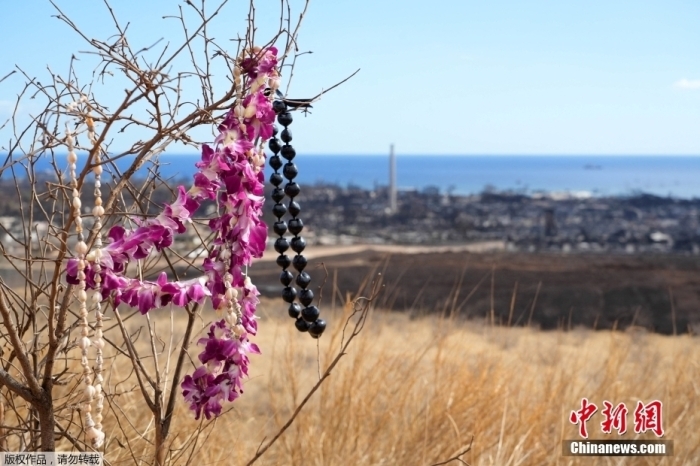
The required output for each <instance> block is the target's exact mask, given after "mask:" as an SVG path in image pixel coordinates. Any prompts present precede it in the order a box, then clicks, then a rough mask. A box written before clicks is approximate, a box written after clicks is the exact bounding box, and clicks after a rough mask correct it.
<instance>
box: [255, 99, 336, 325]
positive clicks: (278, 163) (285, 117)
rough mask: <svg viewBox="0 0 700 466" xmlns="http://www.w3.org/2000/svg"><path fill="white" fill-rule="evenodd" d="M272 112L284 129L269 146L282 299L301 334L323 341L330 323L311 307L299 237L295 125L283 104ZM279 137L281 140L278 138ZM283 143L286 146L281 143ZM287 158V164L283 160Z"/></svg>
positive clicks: (275, 105)
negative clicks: (293, 139) (292, 255)
mask: <svg viewBox="0 0 700 466" xmlns="http://www.w3.org/2000/svg"><path fill="white" fill-rule="evenodd" d="M272 108H273V109H274V110H275V113H277V121H278V122H279V124H280V125H282V126H283V127H284V129H283V130H282V131H281V133H280V132H279V129H278V128H277V126H275V128H274V130H273V136H272V139H270V141H269V143H268V147H269V148H270V150H271V151H272V153H273V155H272V156H271V157H270V167H272V169H273V170H275V172H274V173H273V174H272V175H271V176H270V183H272V185H273V186H274V189H273V191H272V200H273V201H275V205H274V206H273V207H272V213H273V214H274V215H275V217H277V221H276V222H275V223H274V225H273V226H272V229H273V230H274V232H275V233H276V234H277V235H278V236H279V238H277V239H276V240H275V246H274V247H275V251H277V252H278V253H279V256H278V257H277V265H279V266H280V267H281V268H282V273H281V274H280V282H281V283H282V285H283V286H284V289H282V299H283V300H284V301H285V302H286V303H289V308H288V311H287V312H288V313H289V316H290V317H291V318H293V319H295V323H294V325H295V326H296V328H297V330H299V331H300V332H308V333H309V335H311V336H312V337H313V338H319V337H320V336H321V335H322V334H323V331H324V330H325V329H326V322H325V321H324V320H323V319H321V318H319V315H320V311H319V309H318V307H316V306H314V305H312V304H311V303H312V302H313V300H314V293H313V291H311V290H310V289H309V284H310V283H311V276H310V275H309V273H308V272H306V271H304V268H305V267H306V264H307V260H306V257H304V256H303V255H302V252H303V251H304V249H305V248H306V240H305V239H304V238H303V237H302V236H299V233H301V231H302V230H303V229H304V222H302V220H301V219H300V218H299V214H300V213H301V206H300V205H299V203H298V202H296V201H295V200H294V198H295V197H296V196H298V195H299V193H300V192H301V188H300V187H299V184H298V183H297V182H296V181H294V178H296V176H297V175H298V174H299V170H298V168H297V166H296V165H295V164H294V162H293V160H294V157H295V156H296V151H295V150H294V147H292V145H291V144H289V143H290V142H291V141H292V132H291V130H290V129H289V125H291V124H292V121H293V118H292V114H291V113H290V112H289V109H288V107H287V104H286V103H285V102H284V101H283V100H275V101H274V102H273V105H272ZM278 133H279V139H278V138H277V135H278ZM280 139H281V140H282V142H283V143H284V145H282V144H281V143H280ZM280 154H281V156H280ZM283 158H284V160H286V162H284V161H283V160H282V159H283ZM280 168H281V169H282V173H281V174H280V173H279V169H280ZM283 175H284V178H283ZM285 178H286V179H287V183H286V184H285V185H284V188H282V187H281V185H282V183H283V182H284V179H285ZM285 197H289V204H288V205H286V206H285V205H284V203H283V201H284V198H285ZM287 213H289V214H290V215H291V217H292V218H291V219H290V220H289V223H287V222H285V221H284V220H283V219H282V218H283V217H284V216H285V215H286V214H287ZM287 231H289V232H290V233H291V234H292V235H294V236H293V237H292V238H291V240H287V238H286V237H285V234H286V233H287ZM290 247H291V249H292V251H294V252H295V253H296V255H295V256H294V258H293V259H290V258H289V256H288V255H287V254H285V253H286V252H287V250H288V249H289V248H290ZM290 265H291V266H293V267H294V269H295V270H296V271H297V276H296V280H295V279H294V274H293V273H292V271H290V270H289V267H290ZM293 283H295V284H296V285H297V286H298V287H299V288H300V289H299V290H298V291H297V289H296V288H295V287H294V286H293ZM297 300H298V301H299V302H297ZM300 303H301V304H300ZM302 306H303V307H302Z"/></svg>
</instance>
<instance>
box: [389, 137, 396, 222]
mask: <svg viewBox="0 0 700 466" xmlns="http://www.w3.org/2000/svg"><path fill="white" fill-rule="evenodd" d="M389 209H390V210H391V213H392V214H395V213H396V211H397V206H396V154H394V145H393V144H392V145H391V148H390V150H389Z"/></svg>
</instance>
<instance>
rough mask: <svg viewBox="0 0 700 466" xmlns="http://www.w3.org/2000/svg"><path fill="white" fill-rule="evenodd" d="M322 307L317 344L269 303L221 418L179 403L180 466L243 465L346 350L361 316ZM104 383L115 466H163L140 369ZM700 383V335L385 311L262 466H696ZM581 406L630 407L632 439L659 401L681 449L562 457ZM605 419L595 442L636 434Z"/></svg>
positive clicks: (163, 322) (123, 370)
mask: <svg viewBox="0 0 700 466" xmlns="http://www.w3.org/2000/svg"><path fill="white" fill-rule="evenodd" d="M323 312H324V314H325V317H327V319H328V320H329V321H330V324H331V327H330V330H331V331H329V332H328V333H327V334H326V335H324V337H323V338H322V339H321V340H320V344H319V345H318V346H317V344H316V341H315V340H312V339H311V338H309V337H308V336H307V335H300V334H299V333H298V332H297V331H296V330H295V329H294V326H293V322H292V321H291V320H288V319H287V318H282V317H281V315H282V314H286V310H285V308H284V306H283V304H282V303H281V302H280V301H277V300H275V301H264V302H263V303H262V304H261V307H260V315H261V321H260V333H259V336H258V337H257V338H256V340H255V341H256V342H257V344H258V345H259V346H260V347H261V349H262V351H263V354H262V355H259V356H255V355H254V356H252V361H251V377H250V379H249V380H248V381H247V383H246V392H245V393H244V395H243V396H242V397H241V398H240V399H238V400H237V401H235V402H234V403H233V404H232V405H230V408H229V409H230V412H228V413H226V414H225V415H223V416H222V417H221V418H219V419H218V420H216V421H202V422H200V421H194V420H193V418H192V416H191V415H190V414H189V413H187V412H186V411H187V407H186V405H185V403H184V402H183V401H182V400H180V401H178V404H179V405H178V409H177V411H176V420H175V422H174V425H173V434H174V438H173V443H172V445H171V449H172V453H171V456H170V460H171V463H172V464H197V465H209V464H226V465H238V464H246V463H247V461H248V460H249V459H250V458H251V457H253V456H254V454H255V451H256V449H257V448H258V447H259V445H260V444H261V443H262V442H263V441H264V440H265V439H269V438H271V436H273V435H274V434H275V433H276V432H277V431H278V430H279V428H280V426H281V425H283V424H284V423H285V422H286V421H287V419H288V418H289V417H290V415H291V414H292V412H293V410H294V409H295V407H296V406H297V405H298V404H299V402H300V401H301V400H302V398H303V397H304V396H305V394H306V393H307V392H308V390H309V389H310V388H311V387H312V386H313V385H314V383H315V382H316V381H317V380H318V378H319V373H320V372H321V371H323V369H324V368H325V367H326V366H327V364H328V362H329V361H330V360H331V359H332V357H333V356H334V355H335V354H336V353H337V350H338V347H339V345H340V339H341V330H342V325H341V324H342V322H343V321H344V318H345V315H347V313H348V312H349V306H345V307H343V306H342V304H341V303H339V304H338V305H337V308H336V309H335V310H334V311H332V310H331V306H330V305H328V306H326V307H325V309H324V311H323ZM168 315H169V313H168V312H167V311H163V312H161V314H160V316H156V314H153V316H154V317H153V319H154V320H153V322H154V324H155V328H156V331H157V332H164V331H167V330H168V329H169V328H170V325H171V324H170V319H169V317H168ZM204 315H205V316H208V315H210V314H208V313H205V314H204ZM278 316H279V317H278ZM179 320H180V318H179V317H176V318H175V319H174V328H175V333H176V335H177V332H178V321H179ZM130 322H132V324H131V325H133V326H134V327H137V326H139V325H140V324H138V323H137V320H136V319H132V320H131V321H130ZM144 344H145V343H144ZM144 354H147V352H146V351H144ZM193 357H194V354H193ZM147 359H148V358H146V357H145V358H144V361H143V362H144V363H145V364H148V363H149V362H148V361H147ZM161 363H162V360H161ZM107 373H108V376H107V391H108V392H111V393H117V392H119V393H121V395H119V405H120V408H119V409H118V410H117V409H114V408H113V409H112V410H111V411H110V413H109V414H108V415H107V416H106V432H107V447H106V458H107V459H108V460H109V462H110V463H111V464H113V465H117V464H151V462H152V445H151V443H150V442H151V441H152V438H153V435H154V432H153V425H152V424H151V423H150V419H149V417H148V416H147V414H146V413H147V410H145V409H144V407H143V405H142V403H140V395H139V394H138V391H137V390H136V389H135V387H136V383H135V381H134V380H133V377H132V376H131V375H130V368H129V367H127V366H123V367H117V366H113V367H110V368H109V369H108V371H107ZM699 381H700V340H699V339H697V338H695V337H692V336H689V335H683V336H676V337H670V336H661V335H656V334H649V333H646V332H644V331H641V330H636V331H635V330H632V331H627V332H611V331H597V332H596V331H592V330H585V329H574V330H572V331H568V332H564V331H550V332H542V331H538V330H534V329H529V328H504V327H497V326H491V325H490V324H485V323H481V322H477V321H467V322H464V321H460V320H457V319H452V320H451V319H449V318H439V317H425V318H418V319H413V320H411V319H410V318H408V317H407V316H406V314H401V313H391V312H382V311H379V310H373V311H372V312H371V314H370V315H369V318H368V320H367V322H366V326H365V327H364V329H363V330H362V332H361V333H360V335H359V336H358V337H357V338H356V339H355V340H354V341H353V342H352V344H351V346H350V347H349V350H348V352H347V355H346V356H344V357H343V358H342V359H341V361H340V363H339V364H338V365H337V366H336V368H335V369H334V370H333V371H332V373H331V375H330V377H329V378H328V379H326V381H325V382H324V383H323V384H322V385H321V389H319V390H318V391H317V392H316V393H315V395H314V396H313V398H312V399H311V401H310V402H309V404H308V405H307V406H305V407H304V409H303V410H302V411H301V412H300V414H299V415H298V416H297V418H296V420H295V422H294V424H292V426H291V428H290V429H289V430H288V431H287V432H286V433H285V434H284V435H283V436H282V437H281V438H280V439H279V441H278V442H277V443H275V445H273V446H272V447H271V448H270V450H268V451H267V452H266V454H265V455H264V456H263V457H261V458H260V459H259V460H258V462H257V463H256V464H265V465H282V464H284V465H287V464H289V465H394V464H396V465H433V464H442V463H443V462H444V461H446V460H448V459H450V458H451V457H453V456H454V455H456V454H457V453H459V452H460V451H462V450H464V449H465V448H466V447H468V446H469V444H470V443H471V444H472V448H471V450H470V451H469V452H468V453H466V454H465V455H463V456H462V457H461V459H462V460H463V461H465V462H467V463H468V464H470V465H593V464H601V465H637V464H639V465H652V464H654V465H655V464H664V465H671V464H674V465H692V464H700V431H698V429H697V426H698V425H700V410H698V403H697V400H698V396H699V395H700V382H699ZM583 397H587V398H588V399H589V400H590V401H592V402H594V403H596V404H597V405H598V406H600V407H602V403H603V401H604V400H610V401H613V402H614V403H619V402H625V403H626V404H627V406H628V408H629V409H630V414H629V415H628V423H629V425H630V428H629V430H630V431H632V430H633V429H632V428H631V426H632V423H633V415H632V411H633V409H634V405H635V404H636V402H637V401H638V400H642V401H644V402H648V401H651V400H653V399H658V400H661V401H662V402H663V403H664V411H663V415H664V421H663V422H664V428H665V431H666V435H665V436H664V438H666V439H670V440H673V441H674V446H675V455H674V456H673V457H668V458H612V457H607V458H572V457H563V456H562V454H561V449H562V447H561V441H562V440H564V439H577V438H578V431H577V427H576V426H574V425H572V424H570V423H569V421H568V417H569V413H570V412H571V410H574V409H578V408H579V407H580V402H581V398H583ZM601 409H602V408H601ZM601 419H602V417H601V416H600V412H598V413H596V415H594V417H593V418H592V419H591V421H589V422H588V428H589V432H591V438H623V439H634V438H638V437H637V436H636V434H634V433H633V432H628V433H627V434H625V435H624V436H622V437H619V436H616V435H615V434H612V435H609V436H607V437H605V434H602V433H601V431H600V422H601ZM117 422H118V423H120V425H121V426H122V428H123V429H124V430H123V431H122V430H120V429H118V428H117ZM198 428H202V431H201V432H199V430H198ZM198 432H199V433H198ZM194 435H197V438H196V439H193V438H192V437H193V436H194ZM642 438H650V439H652V438H655V437H654V436H653V434H645V435H644V436H643V437H642ZM193 440H196V441H193ZM182 445H187V448H186V449H180V447H181V446H182ZM449 464H463V463H460V462H459V461H457V460H455V461H452V462H450V463H449Z"/></svg>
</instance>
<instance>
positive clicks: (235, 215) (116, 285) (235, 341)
mask: <svg viewBox="0 0 700 466" xmlns="http://www.w3.org/2000/svg"><path fill="white" fill-rule="evenodd" d="M276 66H277V49H276V48H275V47H269V48H266V49H260V48H257V47H256V48H253V49H252V50H251V51H248V52H247V53H245V55H244V56H243V57H242V59H240V60H239V66H238V67H237V69H236V70H235V76H234V77H235V80H236V83H237V84H239V85H238V86H237V87H238V89H239V94H238V104H237V105H235V106H234V107H233V108H232V109H231V110H230V111H229V112H228V113H227V114H226V116H225V117H224V120H223V122H221V124H220V125H219V127H218V130H219V135H218V136H217V137H216V139H215V140H214V144H213V147H211V146H209V145H206V144H205V145H203V147H202V159H201V161H199V162H197V163H196V167H197V168H198V171H197V173H196V174H195V175H194V180H193V181H194V182H193V185H192V187H191V188H190V189H189V190H186V189H185V187H184V186H179V187H178V195H177V199H176V200H175V201H174V202H173V203H172V204H169V205H167V204H166V205H165V207H164V209H163V211H162V213H160V214H159V215H158V216H157V217H155V218H153V219H149V220H146V221H139V220H138V219H134V221H135V223H137V225H138V227H137V228H136V229H134V230H132V231H127V230H126V229H125V228H124V227H122V226H121V225H115V226H113V227H112V228H111V229H110V230H109V233H108V234H107V236H108V238H109V243H108V244H107V245H106V246H104V247H103V248H102V249H101V253H100V254H95V253H94V251H92V252H91V253H89V254H87V256H86V261H85V269H84V273H85V284H86V288H90V289H95V288H99V289H100V291H101V294H102V296H103V297H104V298H108V297H110V296H111V297H112V299H113V300H114V304H115V306H117V305H119V304H122V303H123V304H127V305H129V306H132V307H138V309H139V311H140V312H141V313H142V314H146V313H147V312H149V311H151V310H153V309H155V308H160V307H163V306H166V305H174V306H179V307H184V306H186V305H187V304H190V303H203V302H204V300H205V299H206V297H210V298H211V300H212V303H213V305H214V308H215V309H216V310H217V312H218V313H222V314H224V318H223V319H221V320H219V321H217V322H215V323H213V324H211V326H210V328H209V332H208V333H207V336H206V337H204V338H201V339H200V340H199V341H198V345H202V346H203V347H204V349H203V351H202V352H201V353H200V355H199V360H200V362H201V363H202V365H201V366H199V367H198V368H197V369H196V370H195V371H194V373H193V374H192V375H187V376H185V378H184V380H183V382H182V389H183V396H184V397H185V400H186V401H187V402H188V403H189V404H190V408H191V409H192V410H193V411H194V412H195V418H196V419H199V417H200V416H201V414H202V412H204V416H205V417H206V418H207V419H209V418H211V416H212V415H213V416H218V415H219V414H220V413H221V409H222V407H221V403H222V402H224V401H233V400H235V399H236V398H237V397H238V396H239V395H240V394H241V393H242V392H243V385H242V378H243V377H245V376H246V375H247V374H248V363H249V360H248V357H247V354H248V353H258V354H259V352H260V350H259V349H258V347H257V346H256V345H255V344H253V343H251V342H250V341H249V340H248V335H255V334H256V332H257V323H256V317H255V310H256V306H257V304H258V303H259V300H258V298H257V297H258V296H259V292H258V290H257V288H256V287H255V285H253V284H252V283H251V281H250V278H249V277H247V276H246V275H245V273H244V270H245V269H246V268H247V266H249V265H250V264H251V262H252V259H253V258H259V257H262V255H263V251H264V249H265V243H266V241H267V226H266V225H265V223H263V221H262V219H261V217H262V206H263V202H264V196H263V188H264V173H263V169H264V166H265V153H264V149H263V147H264V145H263V144H264V142H265V141H266V140H268V139H269V138H270V137H272V133H273V124H274V120H275V112H274V111H273V109H272V104H271V97H268V96H267V95H266V92H265V91H266V89H270V90H271V91H272V92H271V93H269V95H271V96H272V95H274V93H275V90H276V89H277V88H278V86H279V75H278V72H277V69H276ZM240 71H242V72H243V74H244V75H243V78H244V79H243V83H242V84H241V80H240V78H241V76H240V74H239V73H240ZM241 90H245V91H246V92H245V94H244V93H243V92H242V91H241ZM207 199H209V200H216V201H217V204H218V206H219V216H218V217H215V218H212V219H211V220H210V221H209V228H210V229H211V230H212V231H213V232H214V233H215V239H214V242H213V248H212V249H211V251H210V252H209V255H208V257H207V258H206V259H205V260H204V264H203V269H204V272H205V274H204V275H203V276H202V277H199V278H195V279H192V280H187V281H174V282H169V281H168V279H167V276H166V274H165V273H162V274H161V275H160V276H159V277H158V279H157V280H156V281H146V280H139V279H136V278H129V277H126V276H124V272H125V270H126V267H127V265H128V263H129V262H130V261H132V260H140V259H144V258H146V257H148V255H149V254H151V253H152V252H153V251H154V250H155V251H161V250H163V249H164V248H167V247H169V246H171V245H172V244H173V237H174V235H175V234H180V233H184V232H185V231H186V224H187V223H190V222H191V221H192V215H193V214H194V212H195V211H196V210H197V208H198V207H199V206H200V203H201V202H202V201H203V200H207ZM97 260H98V261H99V264H95V262H96V261H97ZM78 274H79V270H78V259H70V260H69V261H68V263H67V266H66V280H67V281H68V283H71V284H77V283H78V282H79V279H78ZM96 275H99V278H96Z"/></svg>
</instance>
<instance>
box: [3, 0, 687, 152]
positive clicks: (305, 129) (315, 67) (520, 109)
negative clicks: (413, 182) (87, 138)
mask: <svg viewBox="0 0 700 466" xmlns="http://www.w3.org/2000/svg"><path fill="white" fill-rule="evenodd" d="M3 3H4V4H3V5H2V7H1V8H2V10H0V11H1V13H2V14H0V30H2V31H3V32H4V34H3V38H2V39H0V40H1V41H2V42H0V76H4V75H5V74H6V72H8V71H10V70H11V67H12V65H13V64H18V65H20V66H22V67H23V68H25V69H26V70H27V71H28V72H29V74H32V75H36V76H38V77H39V78H40V79H41V77H42V76H44V77H46V76H47V72H46V68H45V66H46V65H47V64H49V65H50V66H51V67H52V68H54V69H56V70H57V71H64V70H65V69H66V67H67V63H68V59H69V58H70V55H71V53H73V52H77V51H80V50H85V49H86V46H85V45H84V42H82V41H81V39H79V38H78V37H77V36H76V35H75V34H74V33H73V32H72V31H70V30H69V29H68V28H67V27H66V26H65V25H64V24H62V23H61V22H59V21H58V20H56V19H55V18H51V15H52V14H55V11H54V10H53V7H51V5H50V3H48V2H47V1H44V0H29V1H26V2H3ZM113 3H114V7H115V12H116V13H117V15H118V17H119V18H120V20H121V21H123V22H125V23H126V22H131V23H132V24H131V26H130V31H131V36H130V37H131V43H132V44H136V45H138V46H144V45H149V44H151V43H152V42H154V41H155V40H157V39H159V38H160V37H164V38H165V39H166V40H171V41H172V42H173V43H174V42H176V41H177V40H179V39H180V38H181V33H180V32H179V29H178V28H177V24H175V23H174V22H173V21H172V20H170V21H167V20H163V19H161V17H162V16H163V15H166V14H173V13H176V12H177V6H178V4H181V2H178V1H176V0H150V1H140V2H136V1H133V0H119V1H114V2H113ZM242 3H243V2H241V1H238V0H232V2H231V5H229V6H228V7H227V8H226V9H225V10H224V14H223V15H222V16H221V18H219V19H218V21H217V23H215V25H214V26H213V28H214V29H213V30H214V32H215V34H214V35H215V36H216V37H217V38H220V39H225V38H229V37H234V36H235V35H236V33H238V32H243V28H244V25H245V16H244V14H245V10H244V9H243V8H242V6H241V4H242ZM57 4H58V5H59V6H60V7H61V8H65V11H66V13H68V14H69V15H70V16H71V17H72V18H73V20H74V21H75V22H76V23H77V24H79V25H81V26H82V27H83V28H84V29H85V31H86V32H87V34H88V36H90V37H95V38H100V39H106V38H107V37H108V36H109V35H110V34H111V32H110V31H111V29H110V28H109V27H108V25H109V22H108V21H109V16H108V14H107V11H106V9H105V7H104V5H103V4H102V2H97V1H87V0H71V1H68V0H57ZM212 4H213V2H212ZM278 5H279V2H278V1H277V0H274V1H273V0H264V1H259V2H257V12H258V24H259V26H260V31H259V32H258V36H259V37H268V35H269V34H270V33H271V32H272V31H273V30H274V29H275V28H276V26H277V19H276V18H277V15H278ZM292 5H293V6H295V8H296V10H295V11H296V12H298V9H299V6H300V5H301V3H300V2H296V3H294V0H292ZM698 18H700V2H697V1H673V0H668V1H664V2H659V1H653V2H652V1H640V0H637V1H614V0H607V1H585V2H584V1H529V2H522V1H489V2H484V1H479V2H477V1H472V0H461V1H457V0H431V1H421V2H417V1H403V2H397V1H389V0H354V1H349V0H334V1H331V0H311V4H310V6H309V10H308V15H307V17H306V19H305V22H304V24H303V26H302V29H301V34H300V46H301V49H302V50H311V51H313V52H314V53H313V54H311V55H305V56H303V57H300V59H299V62H298V65H297V68H296V70H295V74H294V79H293V81H292V84H291V90H290V96H291V97H307V96H311V95H314V94H316V93H318V92H319V91H320V90H321V89H323V88H327V87H329V86H331V85H332V84H334V83H335V82H337V81H339V80H341V79H343V78H344V77H346V76H347V75H349V74H351V73H352V72H354V71H355V70H356V69H358V68H360V69H361V71H360V73H359V74H358V75H357V76H355V77H354V78H353V79H351V80H350V81H348V82H347V83H345V84H344V85H343V86H341V87H339V88H338V89H335V90H333V91H331V92H330V93H329V94H327V95H325V96H324V97H323V99H322V100H321V101H320V102H318V103H317V104H315V106H314V107H315V108H314V111H313V114H312V115H309V116H308V117H306V118H304V117H301V116H299V117H297V118H296V121H295V123H294V125H293V128H294V130H295V145H296V146H297V147H298V149H299V150H303V151H304V152H307V153H318V154H378V153H384V152H386V151H387V150H388V146H389V144H390V143H392V142H393V143H394V144H395V145H396V148H397V151H398V152H399V153H406V154H695V155H697V154H700V28H698V27H697V21H698ZM221 42H225V41H224V40H222V41H221ZM83 62H84V63H85V64H86V66H87V63H89V57H83ZM90 69H91V68H85V70H87V71H89V70H90ZM217 80H220V82H221V83H222V85H224V84H223V83H225V82H226V81H225V77H224V76H222V75H219V76H217ZM21 83H22V80H21V79H20V78H19V77H17V76H15V77H13V78H11V79H9V80H7V81H5V82H4V83H2V84H0V117H2V116H3V112H4V115H6V114H7V111H8V108H9V103H10V102H11V101H12V100H13V98H14V95H15V94H16V93H17V92H18V91H19V89H20V85H21ZM103 91H104V89H103ZM26 111H27V112H29V113H31V105H30V106H28V107H26ZM115 146H116V147H119V146H120V141H116V143H115Z"/></svg>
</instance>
